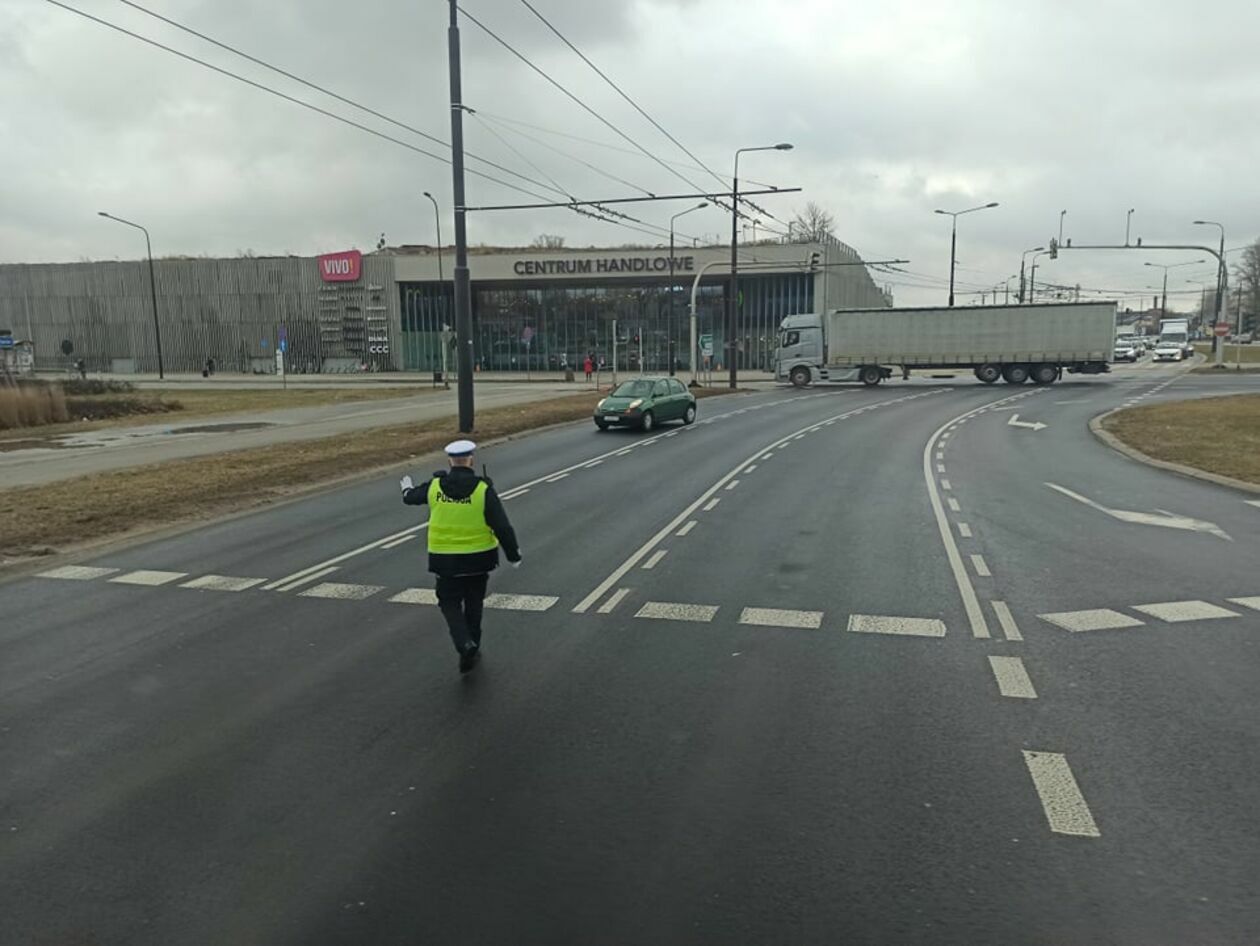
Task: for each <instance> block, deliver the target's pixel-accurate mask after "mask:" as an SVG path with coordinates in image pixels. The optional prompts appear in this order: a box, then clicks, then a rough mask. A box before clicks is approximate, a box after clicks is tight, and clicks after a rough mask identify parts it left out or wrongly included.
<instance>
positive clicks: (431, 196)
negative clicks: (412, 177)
mask: <svg viewBox="0 0 1260 946" xmlns="http://www.w3.org/2000/svg"><path fill="white" fill-rule="evenodd" d="M424 196H425V197H427V198H429V199H430V200H432V199H433V195H432V194H430V193H429V192H428V191H425V192H424Z"/></svg>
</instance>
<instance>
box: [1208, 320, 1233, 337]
mask: <svg viewBox="0 0 1260 946" xmlns="http://www.w3.org/2000/svg"><path fill="white" fill-rule="evenodd" d="M1231 328H1233V326H1231V325H1230V324H1229V323H1228V322H1217V323H1216V328H1215V329H1213V331H1214V332H1215V333H1216V336H1217V337H1218V338H1224V337H1225V336H1226V335H1228V334H1229V332H1230V329H1231Z"/></svg>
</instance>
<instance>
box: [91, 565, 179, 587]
mask: <svg viewBox="0 0 1260 946" xmlns="http://www.w3.org/2000/svg"><path fill="white" fill-rule="evenodd" d="M187 577H188V572H160V571H154V570H151V569H147V568H141V569H137V570H136V571H134V572H127V574H125V575H119V576H118V577H117V578H111V579H110V581H113V582H117V583H118V584H120V585H148V586H150V587H154V586H157V585H166V584H169V583H170V582H172V581H176V580H178V579H180V578H187Z"/></svg>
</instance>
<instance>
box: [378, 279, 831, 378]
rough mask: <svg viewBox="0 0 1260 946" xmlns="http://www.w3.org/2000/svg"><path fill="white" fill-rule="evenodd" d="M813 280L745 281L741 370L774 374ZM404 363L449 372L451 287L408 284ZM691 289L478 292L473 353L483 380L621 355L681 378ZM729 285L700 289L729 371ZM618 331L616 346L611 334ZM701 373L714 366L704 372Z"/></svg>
mask: <svg viewBox="0 0 1260 946" xmlns="http://www.w3.org/2000/svg"><path fill="white" fill-rule="evenodd" d="M813 288H814V277H813V276H812V275H809V274H807V273H774V274H757V275H748V276H741V277H740V279H739V289H740V296H741V304H740V308H739V315H738V317H737V320H736V323H737V326H738V333H737V335H738V343H739V345H738V350H739V367H740V368H746V369H753V370H769V369H770V356H771V353H772V352H773V350H774V346H775V335H776V331H777V329H778V325H779V322H780V321H781V320H782V319H783V317H784V316H787V315H794V314H796V313H800V312H811V311H813V305H814V298H813ZM399 291H400V293H401V298H402V330H403V337H402V355H403V362H404V367H405V368H406V369H407V370H419V371H432V370H438V369H440V368H441V367H442V360H441V359H442V354H441V345H442V335H441V332H442V330H443V327H444V326H451V327H453V322H454V316H453V310H452V307H451V285H450V283H445V284H440V285H439V284H438V283H401V284H400V286H399ZM690 293H691V285H690V283H688V284H686V285H682V284H678V285H676V286H674V289H673V296H674V299H673V315H672V318H671V313H670V294H671V293H670V286H669V285H668V284H667V283H665V282H655V283H652V282H644V283H637V284H627V283H624V282H617V283H607V282H604V283H590V284H582V283H575V282H571V281H565V282H553V283H534V282H525V281H522V282H519V283H501V284H495V283H474V284H473V287H472V319H473V351H474V357H475V359H476V365H477V368H478V370H481V371H521V372H528V371H559V370H562V369H564V368H565V367H573V368H577V369H580V368H581V366H582V363H583V361H584V360H585V359H586V357H587V356H588V355H590V356H591V357H592V358H593V359H594V360H595V361H596V362H597V363H602V364H604V365H605V366H609V367H611V366H612V364H613V359H614V351H615V358H616V363H617V367H618V369H619V370H623V371H639V370H643V371H651V372H664V371H666V370H667V369H668V367H669V361H670V358H671V356H672V357H673V360H674V365H675V368H676V369H677V370H680V371H683V370H690V368H691V363H690V359H689V357H688V347H689V338H690V322H689V316H688V305H689V302H690ZM725 301H726V280H725V279H722V278H721V277H718V278H716V279H714V280H713V281H711V282H702V283H701V285H700V289H699V291H698V292H697V294H696V322H697V328H696V331H697V335H698V336H703V335H712V337H713V347H712V350H713V353H714V357H713V358H712V363H711V364H709V365H708V367H711V368H714V369H715V370H716V369H718V368H720V367H724V366H725V333H724V331H723V327H724V321H725ZM614 324H615V325H616V340H615V342H614V333H613V327H614ZM448 367H449V368H450V369H452V370H453V369H454V364H453V363H451V364H450V365H449V366H448ZM698 367H700V368H704V367H706V366H705V365H704V364H703V363H701V364H700V365H699V366H698Z"/></svg>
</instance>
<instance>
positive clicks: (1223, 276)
mask: <svg viewBox="0 0 1260 946" xmlns="http://www.w3.org/2000/svg"><path fill="white" fill-rule="evenodd" d="M1193 223H1194V225H1195V226H1196V227H1216V228H1217V229H1219V230H1220V231H1221V255H1220V265H1219V267H1218V268H1217V271H1216V305H1215V306H1214V307H1213V308H1214V313H1213V319H1212V320H1213V322H1214V323H1215V322H1219V321H1220V320H1221V299H1222V297H1224V295H1225V291H1226V289H1227V288H1228V285H1229V271H1228V270H1227V269H1226V268H1225V225H1224V224H1222V223H1217V222H1216V221H1215V220H1195V221H1193ZM1213 327H1215V326H1213ZM1212 348H1213V349H1214V350H1215V352H1216V363H1217V364H1218V365H1219V364H1220V363H1221V362H1222V360H1223V355H1224V351H1225V346H1224V345H1223V344H1222V343H1221V341H1220V339H1218V338H1217V337H1216V332H1213V333H1212Z"/></svg>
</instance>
